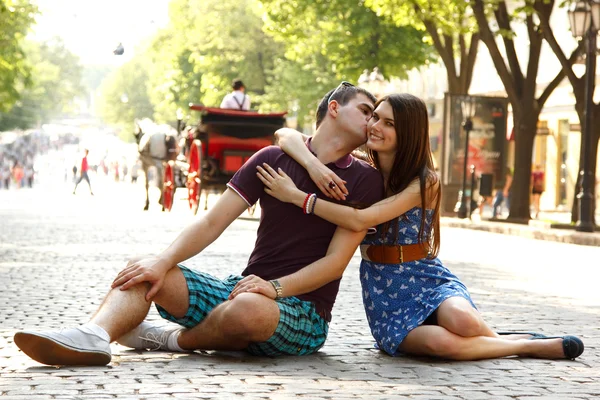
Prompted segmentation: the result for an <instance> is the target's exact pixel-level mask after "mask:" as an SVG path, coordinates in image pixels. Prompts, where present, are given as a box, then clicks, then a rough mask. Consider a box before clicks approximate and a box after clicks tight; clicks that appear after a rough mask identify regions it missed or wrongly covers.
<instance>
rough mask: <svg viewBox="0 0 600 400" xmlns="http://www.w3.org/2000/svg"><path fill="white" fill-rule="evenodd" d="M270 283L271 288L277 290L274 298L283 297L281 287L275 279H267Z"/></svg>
mask: <svg viewBox="0 0 600 400" xmlns="http://www.w3.org/2000/svg"><path fill="white" fill-rule="evenodd" d="M269 282H270V283H271V285H273V289H275V292H277V296H275V300H277V299H280V298H282V297H283V288H282V287H281V284H280V283H279V281H278V280H277V279H273V280H270V281H269Z"/></svg>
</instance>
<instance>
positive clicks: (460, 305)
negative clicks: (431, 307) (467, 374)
mask: <svg viewBox="0 0 600 400" xmlns="http://www.w3.org/2000/svg"><path fill="white" fill-rule="evenodd" d="M436 318H437V325H440V326H442V327H444V328H446V329H447V330H449V331H450V332H452V333H454V334H456V335H459V336H463V337H473V336H487V337H495V338H499V337H502V338H503V339H507V340H518V339H531V335H528V334H524V335H519V334H511V335H498V334H497V333H496V332H495V331H494V330H492V329H491V328H490V327H489V326H488V324H487V323H486V322H485V321H484V320H483V317H482V316H481V314H480V313H479V311H477V310H476V309H475V308H474V307H473V306H472V305H471V303H470V302H469V301H468V300H467V299H465V298H464V297H458V296H457V297H450V298H449V299H446V300H444V302H442V304H440V306H439V307H438V309H437V310H436Z"/></svg>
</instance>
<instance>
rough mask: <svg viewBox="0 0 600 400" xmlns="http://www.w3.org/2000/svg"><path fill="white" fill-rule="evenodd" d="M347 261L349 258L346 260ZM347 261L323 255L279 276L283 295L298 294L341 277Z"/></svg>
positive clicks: (310, 290) (315, 288)
mask: <svg viewBox="0 0 600 400" xmlns="http://www.w3.org/2000/svg"><path fill="white" fill-rule="evenodd" d="M348 261H349V260H348ZM347 265H348V262H345V263H344V262H343V260H335V258H334V257H331V258H330V257H324V258H321V259H320V260H318V261H315V262H314V263H312V264H310V265H307V266H306V267H304V268H302V269H301V270H300V271H297V272H295V273H293V274H291V275H287V276H285V277H282V278H279V279H278V281H279V283H280V284H281V287H282V289H283V296H284V297H291V296H298V295H301V294H304V293H309V292H312V291H314V290H317V289H318V288H320V287H322V286H325V285H326V284H328V283H329V282H332V281H334V280H336V279H339V278H341V277H342V275H343V273H344V270H345V269H346V266H347Z"/></svg>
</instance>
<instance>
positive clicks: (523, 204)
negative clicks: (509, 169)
mask: <svg viewBox="0 0 600 400" xmlns="http://www.w3.org/2000/svg"><path fill="white" fill-rule="evenodd" d="M538 117H539V112H536V111H533V110H528V112H517V111H515V112H514V126H515V148H518V149H519V151H517V152H515V170H514V174H513V176H514V180H513V183H512V186H511V194H510V196H511V198H510V213H509V215H508V219H509V220H512V221H515V222H517V221H518V222H522V221H527V220H529V219H531V214H530V211H529V200H530V193H531V190H530V181H531V154H533V141H534V139H535V133H536V127H537V121H538Z"/></svg>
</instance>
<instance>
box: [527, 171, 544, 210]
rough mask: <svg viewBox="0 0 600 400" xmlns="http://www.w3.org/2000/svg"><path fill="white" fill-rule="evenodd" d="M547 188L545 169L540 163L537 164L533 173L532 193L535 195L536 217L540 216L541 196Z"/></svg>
mask: <svg viewBox="0 0 600 400" xmlns="http://www.w3.org/2000/svg"><path fill="white" fill-rule="evenodd" d="M545 189H546V185H545V179H544V170H543V169H542V166H541V165H540V164H536V165H535V169H534V170H533V172H532V173H531V195H532V197H533V211H534V212H535V217H534V218H535V219H537V218H538V217H539V216H540V197H542V193H544V190H545Z"/></svg>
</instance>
